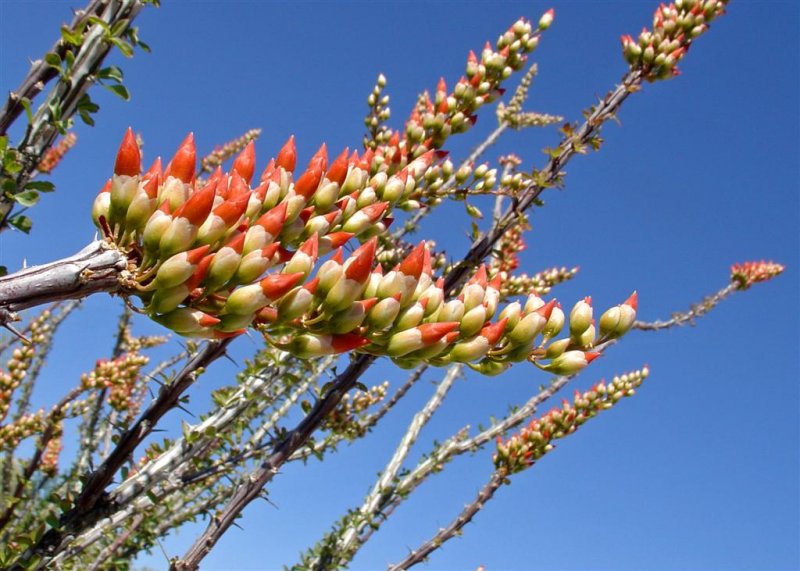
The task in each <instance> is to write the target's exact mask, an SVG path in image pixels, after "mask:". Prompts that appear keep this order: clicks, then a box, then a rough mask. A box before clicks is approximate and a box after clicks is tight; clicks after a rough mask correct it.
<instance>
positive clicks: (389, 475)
mask: <svg viewBox="0 0 800 571" xmlns="http://www.w3.org/2000/svg"><path fill="white" fill-rule="evenodd" d="M462 369H463V365H460V364H457V365H452V366H451V367H450V368H449V369H448V371H447V374H446V375H445V377H444V379H442V381H441V382H440V383H439V385H438V387H437V388H436V391H435V392H434V394H433V396H431V398H430V400H428V402H427V403H426V404H425V406H424V407H422V409H421V410H420V411H419V412H418V413H417V414H415V415H414V418H413V419H412V420H411V423H410V424H409V425H408V428H407V429H406V432H405V434H404V435H403V437H402V438H401V440H400V443H399V444H398V445H397V449H396V450H395V452H394V454H393V455H392V458H391V459H390V460H389V463H388V464H387V465H386V467H385V468H384V469H383V472H382V473H381V475H380V476H379V477H378V480H377V482H375V485H374V486H373V488H372V491H371V492H370V493H369V495H368V496H367V497H366V498H365V499H364V503H363V504H362V505H361V508H359V510H358V515H356V516H355V518H354V520H353V521H352V523H351V524H350V525H349V526H348V527H347V528H346V529H344V530H343V532H342V533H341V534H339V537H340V539H339V541H338V545H337V546H336V550H335V553H336V555H337V556H339V557H340V558H341V560H340V561H339V562H337V564H336V566H337V567H338V565H340V564H343V563H346V562H347V561H349V560H350V559H351V555H350V554H351V552H352V553H354V552H355V550H354V549H353V547H354V545H355V544H356V542H357V541H358V533H359V532H360V531H361V530H362V529H363V528H364V527H366V526H367V525H369V523H370V522H371V521H372V520H373V519H374V518H375V515H376V513H377V512H378V510H379V506H380V503H381V499H382V498H383V497H385V496H386V495H387V494H391V493H392V492H393V489H394V482H395V480H396V479H397V474H398V472H399V471H400V468H401V467H402V466H403V462H404V461H405V459H406V457H407V456H408V453H409V452H410V450H411V446H413V444H414V443H415V442H416V441H417V438H418V437H419V433H420V431H421V430H422V428H423V427H424V426H425V425H426V424H427V423H428V421H429V420H430V419H431V417H432V416H433V414H434V413H435V412H436V410H437V409H438V408H439V406H441V404H442V402H444V399H445V397H446V396H447V393H448V392H449V391H450V389H451V388H452V387H453V383H454V382H455V380H456V379H457V378H458V376H459V375H460V374H461V370H462Z"/></svg>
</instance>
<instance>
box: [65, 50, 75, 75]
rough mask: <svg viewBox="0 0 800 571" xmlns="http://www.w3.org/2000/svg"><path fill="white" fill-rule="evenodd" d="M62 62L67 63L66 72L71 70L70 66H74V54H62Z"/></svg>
mask: <svg viewBox="0 0 800 571" xmlns="http://www.w3.org/2000/svg"><path fill="white" fill-rule="evenodd" d="M64 61H66V62H67V71H69V70H71V69H72V66H73V65H75V54H74V53H72V52H69V51H68V52H67V53H65V54H64Z"/></svg>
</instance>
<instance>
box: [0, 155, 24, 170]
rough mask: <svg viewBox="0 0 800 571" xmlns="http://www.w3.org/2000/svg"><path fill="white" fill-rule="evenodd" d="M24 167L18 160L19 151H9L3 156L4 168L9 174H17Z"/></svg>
mask: <svg viewBox="0 0 800 571" xmlns="http://www.w3.org/2000/svg"><path fill="white" fill-rule="evenodd" d="M20 169H22V165H21V164H19V162H18V161H17V153H16V152H9V153H6V156H5V157H4V158H3V170H4V171H6V173H8V174H16V173H18V172H19V171H20Z"/></svg>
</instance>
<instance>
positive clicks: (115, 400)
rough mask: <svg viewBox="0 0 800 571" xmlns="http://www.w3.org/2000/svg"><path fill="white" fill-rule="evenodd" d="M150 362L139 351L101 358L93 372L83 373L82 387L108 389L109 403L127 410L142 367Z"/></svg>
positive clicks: (86, 388) (118, 408)
mask: <svg viewBox="0 0 800 571" xmlns="http://www.w3.org/2000/svg"><path fill="white" fill-rule="evenodd" d="M149 362H150V358H149V357H145V356H144V355H141V354H139V353H137V352H132V353H124V354H122V355H120V356H119V357H117V358H116V359H100V360H98V361H97V364H96V365H95V368H94V370H93V371H92V372H91V373H88V374H87V373H85V374H83V375H81V388H83V389H84V390H91V389H108V391H109V394H108V403H109V404H110V405H111V407H112V408H114V409H115V410H120V411H121V410H127V409H128V407H129V405H130V399H131V396H132V393H133V390H134V388H135V386H136V383H137V381H139V379H140V376H141V372H142V368H143V367H144V366H145V365H147V363H149Z"/></svg>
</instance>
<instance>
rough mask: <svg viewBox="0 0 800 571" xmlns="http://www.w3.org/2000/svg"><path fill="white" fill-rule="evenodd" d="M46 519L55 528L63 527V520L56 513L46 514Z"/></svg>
mask: <svg viewBox="0 0 800 571" xmlns="http://www.w3.org/2000/svg"><path fill="white" fill-rule="evenodd" d="M44 521H46V522H47V525H49V526H50V527H52V528H53V529H58V528H59V527H61V522H60V521H59V519H58V517H57V516H56V514H54V513H49V514H47V516H45V518H44Z"/></svg>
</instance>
